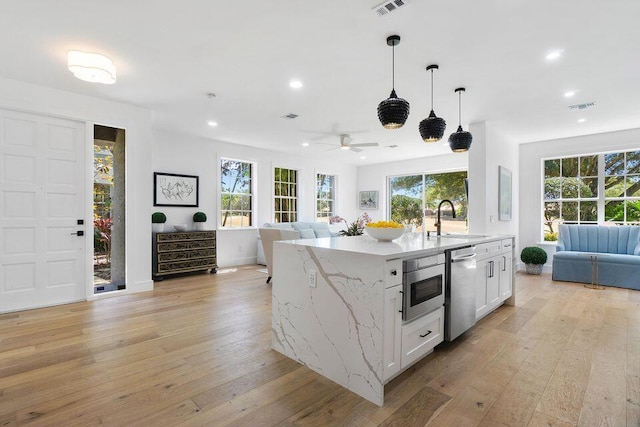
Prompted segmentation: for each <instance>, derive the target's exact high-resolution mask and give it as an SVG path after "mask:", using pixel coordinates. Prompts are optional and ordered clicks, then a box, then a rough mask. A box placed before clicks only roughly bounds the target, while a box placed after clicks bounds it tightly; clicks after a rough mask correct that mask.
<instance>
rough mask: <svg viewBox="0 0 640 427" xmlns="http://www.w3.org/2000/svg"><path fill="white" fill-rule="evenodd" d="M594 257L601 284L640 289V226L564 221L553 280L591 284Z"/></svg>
mask: <svg viewBox="0 0 640 427" xmlns="http://www.w3.org/2000/svg"><path fill="white" fill-rule="evenodd" d="M591 256H597V257H598V282H599V284H601V285H608V286H617V287H620V288H627V289H636V290H640V227H638V226H612V227H607V226H602V225H566V224H561V225H560V229H559V235H558V245H557V246H556V253H555V254H554V255H553V280H562V281H565V282H582V283H591V280H592V271H591V262H592V261H591Z"/></svg>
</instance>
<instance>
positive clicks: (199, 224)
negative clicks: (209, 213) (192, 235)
mask: <svg viewBox="0 0 640 427" xmlns="http://www.w3.org/2000/svg"><path fill="white" fill-rule="evenodd" d="M194 224H195V226H196V230H197V231H202V230H204V222H195V223H194Z"/></svg>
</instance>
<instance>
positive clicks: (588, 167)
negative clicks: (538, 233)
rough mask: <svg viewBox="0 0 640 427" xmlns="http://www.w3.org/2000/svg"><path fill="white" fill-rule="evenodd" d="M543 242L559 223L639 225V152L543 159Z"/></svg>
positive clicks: (555, 233)
mask: <svg viewBox="0 0 640 427" xmlns="http://www.w3.org/2000/svg"><path fill="white" fill-rule="evenodd" d="M543 180H544V182H543V184H544V195H543V198H544V201H543V203H544V207H543V220H542V222H543V226H544V240H548V241H554V240H557V238H558V224H559V223H565V224H603V223H604V222H613V223H617V224H633V225H640V151H627V152H618V153H603V154H593V155H579V156H574V157H563V158H555V159H546V160H544V178H543Z"/></svg>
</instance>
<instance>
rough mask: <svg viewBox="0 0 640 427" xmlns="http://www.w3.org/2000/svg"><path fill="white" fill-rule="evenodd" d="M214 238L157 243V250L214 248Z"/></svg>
mask: <svg viewBox="0 0 640 427" xmlns="http://www.w3.org/2000/svg"><path fill="white" fill-rule="evenodd" d="M215 247H216V241H215V240H194V241H184V242H167V243H158V252H171V251H184V250H190V249H205V248H215Z"/></svg>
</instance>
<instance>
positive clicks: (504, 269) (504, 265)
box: [502, 256, 507, 271]
mask: <svg viewBox="0 0 640 427" xmlns="http://www.w3.org/2000/svg"><path fill="white" fill-rule="evenodd" d="M502 260H503V261H502V271H507V257H506V256H503V257H502Z"/></svg>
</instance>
